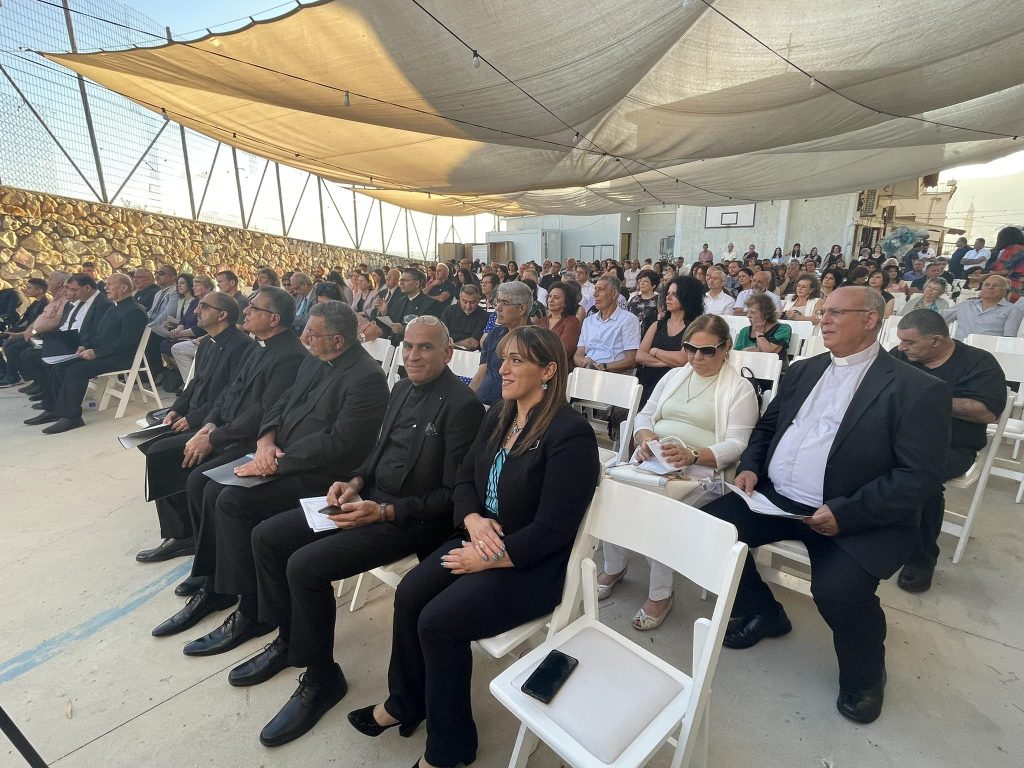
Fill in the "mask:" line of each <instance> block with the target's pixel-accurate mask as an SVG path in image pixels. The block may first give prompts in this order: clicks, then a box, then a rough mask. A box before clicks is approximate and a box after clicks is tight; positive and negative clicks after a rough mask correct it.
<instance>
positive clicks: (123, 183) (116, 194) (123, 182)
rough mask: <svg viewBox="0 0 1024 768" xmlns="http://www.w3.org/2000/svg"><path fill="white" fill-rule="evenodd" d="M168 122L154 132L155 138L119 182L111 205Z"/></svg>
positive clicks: (165, 121)
mask: <svg viewBox="0 0 1024 768" xmlns="http://www.w3.org/2000/svg"><path fill="white" fill-rule="evenodd" d="M169 122H170V121H169V120H164V124H163V125H161V126H160V130H159V131H157V132H156V136H154V137H153V140H152V141H151V142H149V146H148V147H146V151H145V152H143V153H142V155H141V156H140V157H139V159H138V162H136V163H135V165H133V166H132V169H131V170H130V171H129V172H128V175H127V176H125V177H124V181H122V182H121V186H120V187H118V188H117V192H115V193H114V196H113V197H111V198H110V202H111V203H113V202H114V201H115V200H117V196H118V195H120V194H121V191H122V190H123V189H124V188H125V185H126V184H128V182H129V181H131V178H132V176H134V175H135V172H136V171H137V170H139V166H140V165H142V161H143V160H145V159H146V155H148V154H149V151H150V150H151V149H153V145H154V144H156V142H157V139H159V138H160V137H161V136H162V135H163V133H164V129H165V128H166V127H167V124H168V123H169Z"/></svg>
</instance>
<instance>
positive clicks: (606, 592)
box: [597, 565, 629, 600]
mask: <svg viewBox="0 0 1024 768" xmlns="http://www.w3.org/2000/svg"><path fill="white" fill-rule="evenodd" d="M628 570H629V566H628V565H627V566H626V567H625V568H623V569H622V573H620V574H619V575H617V576H615V577H614V578H613V579H612V583H611V584H602V583H601V582H598V583H597V599H598V600H604V599H606V598H609V597H611V596H612V590H613V589H615V585H616V584H618V583H619V582H620V581H622V580H623V579H624V578H626V571H628ZM610 575H611V574H608V573H605V572H604V571H601V573H600V576H610Z"/></svg>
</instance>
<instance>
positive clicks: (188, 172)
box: [164, 27, 199, 221]
mask: <svg viewBox="0 0 1024 768" xmlns="http://www.w3.org/2000/svg"><path fill="white" fill-rule="evenodd" d="M164 29H165V30H166V31H167V42H168V43H173V42H174V38H173V37H172V36H171V28H170V27H164ZM178 132H179V133H180V134H181V154H182V156H183V158H184V160H185V184H186V185H187V186H188V207H189V210H190V211H192V219H193V221H194V220H195V219H198V218H199V212H198V211H196V195H195V192H193V191H192V167H191V166H190V165H189V162H188V143H187V142H186V141H185V126H184V125H181V124H180V123H179V124H178Z"/></svg>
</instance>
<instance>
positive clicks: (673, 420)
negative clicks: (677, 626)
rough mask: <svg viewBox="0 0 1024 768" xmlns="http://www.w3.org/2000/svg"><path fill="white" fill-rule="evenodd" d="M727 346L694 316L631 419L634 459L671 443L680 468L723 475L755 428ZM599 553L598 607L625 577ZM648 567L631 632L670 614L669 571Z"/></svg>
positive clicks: (608, 550) (622, 558)
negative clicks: (656, 444)
mask: <svg viewBox="0 0 1024 768" xmlns="http://www.w3.org/2000/svg"><path fill="white" fill-rule="evenodd" d="M765 300H766V301H768V303H769V304H771V301H770V300H769V299H767V298H765ZM731 347H732V344H731V342H730V340H729V325H728V323H726V322H725V320H723V319H722V318H721V317H719V316H718V315H701V316H700V317H698V318H697V319H696V320H694V321H693V322H692V323H690V324H689V325H688V326H687V328H686V331H685V332H684V333H683V353H684V355H685V357H686V364H685V365H683V367H681V368H674V369H672V370H670V371H669V372H668V373H667V374H666V375H665V377H664V378H663V379H662V380H661V381H660V382H658V385H657V386H656V387H655V388H654V392H653V393H652V394H651V399H650V400H648V401H647V404H646V405H645V406H644V407H643V409H642V410H641V411H640V413H638V414H637V417H636V423H635V431H634V433H633V439H634V441H635V442H636V444H637V447H638V451H639V458H641V459H649V458H651V456H652V455H653V454H652V452H651V448H650V446H649V444H648V443H649V441H652V440H654V441H660V440H663V439H665V438H668V437H674V438H677V439H678V440H680V441H682V445H679V444H677V443H676V442H675V441H672V442H665V443H661V451H662V455H663V456H664V457H665V459H666V460H667V461H669V462H670V463H672V464H673V465H674V466H676V467H679V468H680V469H685V468H686V467H689V466H691V465H694V464H696V465H698V466H701V467H709V468H711V469H713V470H715V471H716V472H722V471H723V470H726V469H728V468H730V467H732V465H734V464H735V463H736V462H737V461H739V458H740V454H742V453H743V451H744V449H745V448H746V447H747V441H748V440H749V439H750V433H751V432H752V431H753V429H754V425H755V424H756V423H757V418H758V408H757V396H756V395H755V394H754V388H753V386H751V384H750V382H749V381H747V380H746V379H744V378H743V377H742V376H741V375H740V374H739V373H737V371H736V369H734V368H733V367H732V365H730V364H729V363H728V357H729V350H730V349H731ZM603 548H604V570H603V571H602V572H601V574H600V575H599V576H598V577H597V584H598V586H597V597H598V599H599V600H603V599H605V598H606V597H609V596H610V595H611V594H612V589H613V588H614V587H615V585H616V584H618V583H619V582H620V581H622V579H623V578H624V577H625V575H626V550H624V549H622V548H621V547H616V546H614V545H612V544H608V543H607V542H605V543H604V545H603ZM650 566H651V575H650V582H649V585H648V590H647V602H645V603H644V604H643V606H641V608H640V610H639V611H637V614H636V616H634V617H633V628H634V629H636V630H638V631H640V632H645V631H647V630H651V629H656V628H657V627H659V626H661V624H662V622H663V621H664V620H665V617H666V616H667V615H668V612H669V611H670V610H672V570H671V569H670V568H668V567H666V566H664V565H662V564H661V563H659V562H657V561H654V560H651V561H650Z"/></svg>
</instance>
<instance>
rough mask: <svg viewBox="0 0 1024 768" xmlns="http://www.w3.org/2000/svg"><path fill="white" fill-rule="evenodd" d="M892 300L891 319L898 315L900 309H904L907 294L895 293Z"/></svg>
mask: <svg viewBox="0 0 1024 768" xmlns="http://www.w3.org/2000/svg"><path fill="white" fill-rule="evenodd" d="M892 298H893V302H892V314H893V317H895V316H896V315H898V314H899V311H900V310H901V309H903V307H905V306H906V305H907V294H905V293H895V294H893V297H892Z"/></svg>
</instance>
